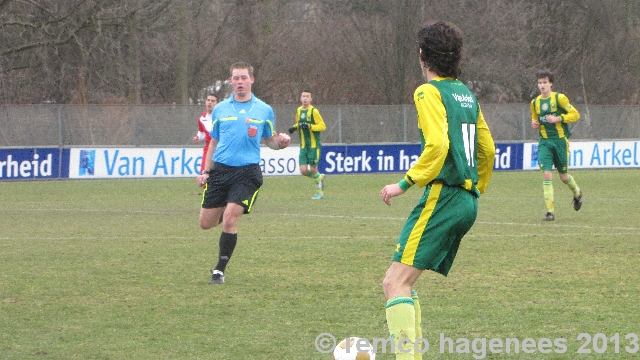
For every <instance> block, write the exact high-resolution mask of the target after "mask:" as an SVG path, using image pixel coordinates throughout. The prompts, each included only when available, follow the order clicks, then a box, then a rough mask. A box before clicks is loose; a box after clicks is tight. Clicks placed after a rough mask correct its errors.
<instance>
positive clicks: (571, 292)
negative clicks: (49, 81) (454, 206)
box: [0, 170, 640, 360]
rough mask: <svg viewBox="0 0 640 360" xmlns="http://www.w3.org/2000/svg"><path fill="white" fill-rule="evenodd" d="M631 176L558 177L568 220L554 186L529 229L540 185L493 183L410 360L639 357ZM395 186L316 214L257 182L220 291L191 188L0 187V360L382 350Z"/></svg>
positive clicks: (360, 178)
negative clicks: (529, 343)
mask: <svg viewBox="0 0 640 360" xmlns="http://www.w3.org/2000/svg"><path fill="white" fill-rule="evenodd" d="M638 174H639V172H638V170H590V171H573V172H572V175H573V176H574V177H575V179H576V180H577V182H578V184H580V185H581V186H582V188H583V189H584V204H583V207H582V209H581V210H580V211H579V212H575V211H574V210H573V208H572V207H571V192H570V191H569V189H568V188H566V186H565V185H564V184H562V183H561V182H560V180H559V179H558V177H557V174H555V175H554V186H555V197H556V221H555V222H550V223H544V222H542V221H541V218H542V216H543V215H544V213H545V209H544V203H543V199H542V175H541V174H540V173H539V172H534V171H532V172H497V173H494V177H493V179H492V182H491V184H490V186H489V189H488V192H487V194H485V195H484V196H482V197H481V199H480V212H479V215H478V219H477V221H476V224H475V226H474V227H473V228H472V229H471V231H470V232H469V234H468V235H467V236H466V237H465V238H464V239H463V242H462V245H461V248H460V251H459V253H458V256H457V258H456V262H455V263H454V266H453V268H452V270H451V273H450V274H449V276H448V277H446V278H445V277H442V276H440V275H437V274H434V273H432V272H425V273H424V274H423V275H422V276H421V278H420V279H419V280H418V283H417V286H416V289H417V291H418V293H419V294H420V297H421V301H422V316H423V324H424V331H425V333H424V337H425V338H426V339H427V340H429V342H430V350H429V351H428V352H427V354H426V355H425V359H474V356H473V355H474V351H473V350H471V352H470V353H466V354H465V353H456V354H449V353H444V354H441V353H440V348H439V339H440V336H441V335H440V334H444V336H446V337H449V338H451V339H453V341H454V345H456V344H457V343H456V341H457V339H460V338H465V339H468V340H469V341H471V340H473V339H475V338H478V339H482V338H485V339H492V338H500V339H506V338H518V339H519V340H521V341H522V340H523V339H525V338H533V339H541V338H549V339H551V340H553V339H556V338H565V339H566V346H567V350H566V352H565V353H554V352H551V353H549V354H541V353H540V352H539V351H536V353H533V354H527V353H525V352H523V351H522V350H520V352H519V353H518V354H514V353H511V354H505V353H504V351H503V352H502V353H499V354H498V353H496V354H492V353H490V352H489V350H488V349H487V350H486V358H489V359H503V358H504V359H543V358H544V359H582V358H584V359H590V358H597V359H626V358H636V357H638V356H640V353H636V354H631V353H629V351H628V350H627V349H626V348H625V346H626V347H627V348H628V349H630V350H631V351H632V350H633V349H634V347H635V346H636V345H637V342H636V345H634V343H633V339H625V336H626V335H627V334H638V335H640V325H639V324H640V312H639V311H638V299H640V286H639V284H640V271H639V268H640V221H639V220H640V216H639V215H638V204H640V190H638V186H637V183H638V180H637V179H638ZM400 177H401V176H400V175H399V174H395V175H394V174H391V175H389V174H387V175H351V176H331V175H329V176H328V177H327V182H326V184H327V187H326V197H325V199H323V200H320V201H313V200H311V199H310V198H311V196H312V195H313V193H314V189H313V182H312V181H311V180H310V179H308V178H305V177H302V176H295V177H267V178H265V184H264V186H263V188H262V190H261V192H260V195H259V197H258V200H257V203H256V205H255V207H254V209H253V211H252V213H251V215H249V216H244V217H243V218H242V221H241V224H240V229H239V240H238V246H237V247H236V251H235V253H234V255H233V257H232V260H231V262H230V264H229V266H228V268H227V283H226V284H224V285H222V286H219V285H218V286H212V285H208V284H207V281H208V280H209V277H210V273H209V270H210V269H211V268H213V267H214V265H215V262H216V257H217V251H218V238H219V234H220V229H212V230H208V231H204V230H201V229H200V228H199V227H198V213H199V204H200V198H201V194H200V191H199V188H198V187H197V186H196V184H195V179H164V180H105V181H99V180H96V181H39V182H5V183H0V329H1V331H0V358H3V359H26V358H38V359H133V358H136V359H331V356H330V355H328V354H322V353H320V352H318V351H317V350H316V348H315V346H314V341H315V339H316V337H317V336H318V335H319V334H320V333H331V334H333V335H334V336H335V337H336V338H338V340H340V339H341V338H345V337H347V336H352V335H353V336H360V337H364V338H367V339H373V338H386V337H388V333H387V329H386V325H385V314H384V305H385V299H384V296H383V293H382V289H381V285H380V284H381V282H382V279H383V277H384V274H385V271H386V269H387V268H388V266H389V264H390V258H391V255H392V252H393V249H394V245H395V240H396V236H397V235H398V233H399V232H400V228H401V226H402V224H403V222H404V220H405V218H406V216H407V214H408V213H409V211H410V210H411V209H412V208H413V206H414V205H415V203H416V202H417V200H418V198H419V197H420V195H421V193H422V190H421V189H418V188H412V189H410V190H409V191H408V192H407V193H406V194H404V195H403V196H401V197H397V198H394V199H393V205H392V206H391V207H388V206H386V205H385V204H384V203H383V202H382V201H381V200H380V198H379V196H378V194H379V191H380V189H381V188H382V187H383V186H384V185H385V184H387V183H392V182H396V181H398V180H399V179H400ZM581 333H586V334H589V335H590V336H591V337H593V338H594V339H595V340H597V341H594V339H592V341H591V342H590V343H588V344H587V346H585V347H583V349H587V350H591V353H590V354H581V353H578V350H579V348H580V347H581V346H582V345H584V343H585V341H586V340H585V339H582V340H579V339H578V336H579V334H581ZM600 333H601V334H604V335H599V336H596V334H600ZM616 333H618V334H619V351H620V353H619V354H616V353H615V345H616V340H615V338H614V336H615V334H616ZM603 336H604V337H603ZM603 339H604V340H606V341H604V340H603ZM603 344H606V345H607V347H606V350H605V351H604V352H602V354H597V353H596V351H594V350H593V349H594V345H595V346H596V347H595V348H596V349H598V350H600V351H601V350H602V348H603ZM479 355H480V354H476V356H479ZM475 358H479V357H475ZM378 359H382V360H384V359H393V356H391V355H389V354H386V355H385V354H381V355H379V356H378Z"/></svg>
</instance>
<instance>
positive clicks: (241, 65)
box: [229, 61, 253, 76]
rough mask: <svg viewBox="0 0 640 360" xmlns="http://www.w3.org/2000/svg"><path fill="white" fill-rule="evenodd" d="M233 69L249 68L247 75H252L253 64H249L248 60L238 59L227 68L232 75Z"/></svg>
mask: <svg viewBox="0 0 640 360" xmlns="http://www.w3.org/2000/svg"><path fill="white" fill-rule="evenodd" d="M235 69H247V70H249V76H253V66H251V64H249V63H248V62H244V61H238V62H236V63H233V64H231V67H230V68H229V72H230V73H231V75H233V70H235Z"/></svg>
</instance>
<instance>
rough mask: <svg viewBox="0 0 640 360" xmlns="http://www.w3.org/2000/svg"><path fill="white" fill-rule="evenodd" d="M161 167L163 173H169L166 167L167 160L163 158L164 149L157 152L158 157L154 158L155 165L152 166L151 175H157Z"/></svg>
mask: <svg viewBox="0 0 640 360" xmlns="http://www.w3.org/2000/svg"><path fill="white" fill-rule="evenodd" d="M159 169H162V171H163V172H164V175H169V170H168V169H167V160H165V158H164V150H160V151H159V152H158V157H157V158H156V166H155V167H154V168H153V175H158V170H159Z"/></svg>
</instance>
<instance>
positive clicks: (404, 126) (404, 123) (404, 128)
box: [402, 105, 407, 142]
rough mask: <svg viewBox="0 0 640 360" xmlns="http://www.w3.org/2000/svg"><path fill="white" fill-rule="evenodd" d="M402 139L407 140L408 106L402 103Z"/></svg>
mask: <svg viewBox="0 0 640 360" xmlns="http://www.w3.org/2000/svg"><path fill="white" fill-rule="evenodd" d="M402 141H403V142H407V107H406V106H404V105H402Z"/></svg>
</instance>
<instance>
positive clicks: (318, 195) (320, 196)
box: [311, 193, 324, 200]
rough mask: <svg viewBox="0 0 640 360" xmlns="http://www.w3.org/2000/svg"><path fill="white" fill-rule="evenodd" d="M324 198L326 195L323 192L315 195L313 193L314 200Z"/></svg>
mask: <svg viewBox="0 0 640 360" xmlns="http://www.w3.org/2000/svg"><path fill="white" fill-rule="evenodd" d="M322 198H324V195H323V194H319V193H316V194H315V195H313V197H312V198H311V199H313V200H320V199H322Z"/></svg>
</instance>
